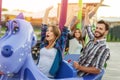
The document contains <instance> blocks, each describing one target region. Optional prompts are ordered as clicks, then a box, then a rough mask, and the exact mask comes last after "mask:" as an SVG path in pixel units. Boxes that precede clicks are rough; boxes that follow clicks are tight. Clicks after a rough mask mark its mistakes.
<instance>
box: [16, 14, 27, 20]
mask: <svg viewBox="0 0 120 80" xmlns="http://www.w3.org/2000/svg"><path fill="white" fill-rule="evenodd" d="M16 18H17V19H25V18H24V15H23V13H19V14H18V15H17V16H16Z"/></svg>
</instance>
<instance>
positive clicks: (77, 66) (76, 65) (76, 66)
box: [73, 61, 80, 70]
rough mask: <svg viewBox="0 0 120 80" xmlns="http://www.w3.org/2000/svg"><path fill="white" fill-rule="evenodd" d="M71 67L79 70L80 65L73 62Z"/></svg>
mask: <svg viewBox="0 0 120 80" xmlns="http://www.w3.org/2000/svg"><path fill="white" fill-rule="evenodd" d="M73 66H74V67H75V69H77V70H78V69H79V68H80V65H79V64H78V62H76V61H74V63H73Z"/></svg>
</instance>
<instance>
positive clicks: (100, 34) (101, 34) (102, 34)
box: [94, 31, 104, 38]
mask: <svg viewBox="0 0 120 80" xmlns="http://www.w3.org/2000/svg"><path fill="white" fill-rule="evenodd" d="M96 32H97V31H96ZM97 33H99V36H97V35H95V34H94V36H95V38H101V37H103V36H104V33H100V32H97Z"/></svg>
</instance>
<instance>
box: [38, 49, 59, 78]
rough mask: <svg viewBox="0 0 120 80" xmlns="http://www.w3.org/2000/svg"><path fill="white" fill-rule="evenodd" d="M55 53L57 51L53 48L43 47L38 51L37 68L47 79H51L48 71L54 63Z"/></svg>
mask: <svg viewBox="0 0 120 80" xmlns="http://www.w3.org/2000/svg"><path fill="white" fill-rule="evenodd" d="M56 53H57V49H55V48H51V49H47V48H45V47H44V48H42V49H41V50H40V59H39V63H38V67H39V70H40V71H41V72H42V73H44V74H45V75H46V76H48V77H52V76H51V75H50V74H49V71H50V69H51V66H52V64H53V62H54V59H55V56H56Z"/></svg>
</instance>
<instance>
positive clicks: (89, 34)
mask: <svg viewBox="0 0 120 80" xmlns="http://www.w3.org/2000/svg"><path fill="white" fill-rule="evenodd" d="M86 29H87V33H88V37H89V38H90V40H94V34H93V32H92V29H91V26H86Z"/></svg>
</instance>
